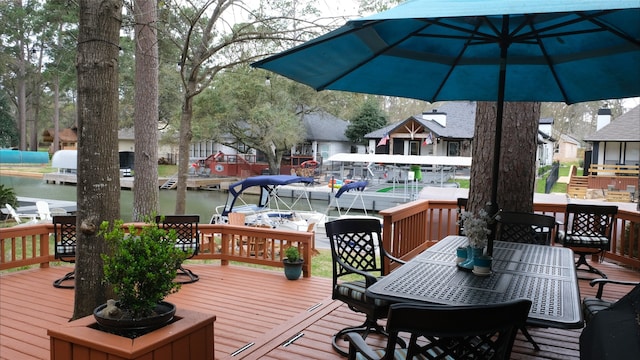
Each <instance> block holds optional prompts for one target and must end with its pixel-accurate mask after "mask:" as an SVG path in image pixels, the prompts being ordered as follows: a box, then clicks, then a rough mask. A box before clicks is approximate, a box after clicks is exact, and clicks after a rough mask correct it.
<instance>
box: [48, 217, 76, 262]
mask: <svg viewBox="0 0 640 360" xmlns="http://www.w3.org/2000/svg"><path fill="white" fill-rule="evenodd" d="M51 222H52V223H53V236H54V239H55V246H54V247H55V258H56V259H58V260H62V261H66V262H75V259H76V216H75V215H60V216H54V217H53V219H52V220H51Z"/></svg>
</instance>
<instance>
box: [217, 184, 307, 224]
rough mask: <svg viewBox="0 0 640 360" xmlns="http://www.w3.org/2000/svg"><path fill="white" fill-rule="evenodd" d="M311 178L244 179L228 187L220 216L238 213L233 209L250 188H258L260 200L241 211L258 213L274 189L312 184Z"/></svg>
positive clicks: (266, 203)
mask: <svg viewBox="0 0 640 360" xmlns="http://www.w3.org/2000/svg"><path fill="white" fill-rule="evenodd" d="M313 182H314V180H313V178H312V177H303V176H294V175H260V176H253V177H250V178H246V179H244V180H241V181H238V182H235V183H233V184H231V185H229V196H228V198H227V203H226V205H225V207H224V210H223V211H222V216H227V215H228V214H229V213H230V212H233V211H238V209H234V205H235V203H236V200H237V199H238V197H239V196H240V195H241V194H242V192H243V191H245V190H246V189H248V188H250V187H255V186H257V187H260V200H259V202H258V204H255V205H246V206H243V209H242V211H244V212H247V211H251V212H258V211H260V210H262V209H264V208H266V207H267V206H268V204H269V197H270V195H271V193H272V192H273V191H274V190H275V188H276V187H278V186H281V185H289V184H296V183H300V184H307V185H308V184H313Z"/></svg>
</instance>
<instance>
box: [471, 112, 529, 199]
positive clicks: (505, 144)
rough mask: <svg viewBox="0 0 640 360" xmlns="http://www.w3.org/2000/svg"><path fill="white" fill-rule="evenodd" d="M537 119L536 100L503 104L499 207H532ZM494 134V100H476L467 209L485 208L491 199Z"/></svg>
mask: <svg viewBox="0 0 640 360" xmlns="http://www.w3.org/2000/svg"><path fill="white" fill-rule="evenodd" d="M539 119H540V103H538V102H507V103H505V104H504V113H503V120H502V141H501V143H500V164H499V172H498V180H497V181H498V192H497V203H498V207H499V208H500V209H503V210H508V211H524V212H531V211H533V193H534V190H535V178H536V149H537V139H538V122H539ZM495 138H496V103H494V102H478V105H477V109H476V123H475V133H474V136H473V158H472V166H471V182H470V188H469V204H468V208H469V210H471V211H477V210H479V209H481V208H485V206H486V205H487V203H489V202H490V201H491V191H492V190H491V184H492V177H493V172H492V169H493V159H494V144H495Z"/></svg>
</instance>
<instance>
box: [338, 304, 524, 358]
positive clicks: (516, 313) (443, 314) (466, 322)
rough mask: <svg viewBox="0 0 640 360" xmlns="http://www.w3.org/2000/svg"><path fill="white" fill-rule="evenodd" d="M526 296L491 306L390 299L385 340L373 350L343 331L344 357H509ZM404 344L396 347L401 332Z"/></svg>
mask: <svg viewBox="0 0 640 360" xmlns="http://www.w3.org/2000/svg"><path fill="white" fill-rule="evenodd" d="M530 307H531V300H528V299H521V300H515V301H510V302H505V303H500V304H493V305H474V306H447V305H426V304H412V303H398V304H393V305H391V306H390V308H389V315H388V317H387V331H388V332H389V340H388V342H387V344H386V347H385V348H384V349H378V350H373V349H371V348H370V347H369V346H368V345H367V344H366V343H365V341H364V339H363V338H362V337H361V336H360V335H359V334H354V333H349V334H347V337H348V340H349V359H350V360H355V359H368V360H374V359H376V360H392V359H393V360H395V359H451V360H453V359H504V360H507V359H509V357H510V355H511V349H512V347H513V343H514V340H515V337H516V332H517V331H518V328H519V327H521V326H523V325H524V323H525V321H526V320H527V316H528V315H529V308H530ZM403 335H405V336H406V337H409V345H408V346H407V347H406V348H404V347H402V346H398V342H399V340H401V336H403Z"/></svg>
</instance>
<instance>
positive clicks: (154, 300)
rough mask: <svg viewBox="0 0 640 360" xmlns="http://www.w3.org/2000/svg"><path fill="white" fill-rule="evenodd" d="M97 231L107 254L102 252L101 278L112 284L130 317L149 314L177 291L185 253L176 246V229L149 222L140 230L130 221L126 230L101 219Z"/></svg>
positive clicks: (121, 305)
mask: <svg viewBox="0 0 640 360" xmlns="http://www.w3.org/2000/svg"><path fill="white" fill-rule="evenodd" d="M100 233H101V235H102V236H104V239H105V240H106V242H107V244H108V245H109V254H103V255H102V260H103V261H104V280H105V282H106V283H107V284H110V285H113V291H114V293H115V294H116V295H117V296H118V301H119V307H120V308H121V309H123V310H125V311H127V312H128V313H129V314H130V315H131V316H132V317H133V318H142V317H147V316H149V315H151V314H152V313H153V311H154V309H155V307H156V305H157V304H158V303H159V302H160V301H162V300H163V299H164V298H165V297H166V296H167V295H169V294H171V293H174V292H176V291H178V289H179V288H180V284H178V283H176V282H174V281H173V280H174V279H175V277H176V274H177V269H178V267H179V266H180V264H181V263H182V261H184V259H185V256H186V255H185V253H184V252H183V251H182V250H181V249H180V248H177V247H176V246H175V244H176V238H177V234H176V231H175V230H170V231H169V232H167V231H165V230H163V229H160V228H158V226H157V224H155V223H153V222H149V223H148V224H147V225H145V226H144V227H143V228H142V230H141V231H140V232H139V233H136V228H135V227H134V226H133V225H132V226H131V227H130V228H129V233H127V232H125V229H124V228H123V226H122V220H117V221H115V222H114V223H113V227H112V228H110V227H109V223H108V222H106V221H105V222H103V223H102V224H101V225H100ZM131 234H135V235H131Z"/></svg>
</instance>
